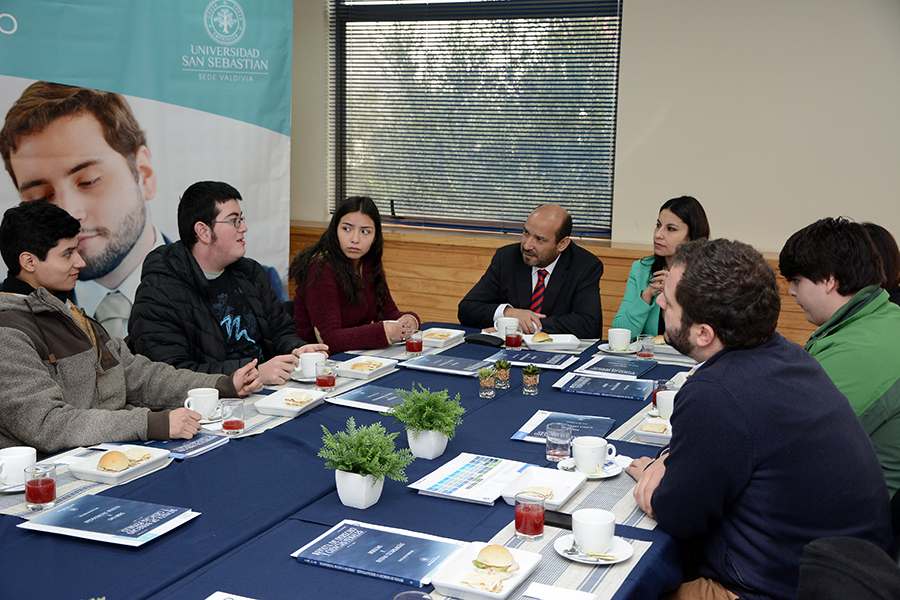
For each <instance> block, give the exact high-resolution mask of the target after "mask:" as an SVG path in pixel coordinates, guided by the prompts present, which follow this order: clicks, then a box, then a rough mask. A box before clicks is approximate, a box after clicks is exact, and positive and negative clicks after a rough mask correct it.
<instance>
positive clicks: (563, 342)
mask: <svg viewBox="0 0 900 600" xmlns="http://www.w3.org/2000/svg"><path fill="white" fill-rule="evenodd" d="M532 337H534V336H533V335H523V336H522V339H523V340H524V341H525V345H526V346H528V347H529V348H531V349H532V350H578V344H580V343H581V340H579V339H578V338H577V337H575V336H574V335H572V334H569V333H551V334H550V339H552V340H553V341H552V342H538V343H536V344H532V343H531V338H532Z"/></svg>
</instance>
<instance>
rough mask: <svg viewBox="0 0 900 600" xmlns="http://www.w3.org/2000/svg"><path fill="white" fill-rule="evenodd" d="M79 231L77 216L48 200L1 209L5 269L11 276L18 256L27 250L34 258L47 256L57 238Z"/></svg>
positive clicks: (1, 250)
mask: <svg viewBox="0 0 900 600" xmlns="http://www.w3.org/2000/svg"><path fill="white" fill-rule="evenodd" d="M79 231H81V223H79V222H78V219H76V218H75V217H73V216H72V215H70V214H69V213H67V212H66V211H65V210H63V209H61V208H60V207H58V206H56V205H55V204H50V203H48V202H22V203H21V204H19V205H18V206H13V207H12V208H10V209H8V210H7V211H6V212H5V213H3V222H2V223H0V254H2V255H3V262H5V263H6V269H7V270H8V271H9V274H10V275H12V276H13V277H15V276H17V275H18V274H19V273H20V272H21V270H22V266H21V265H20V264H19V256H21V254H22V253H23V252H31V253H32V254H34V255H35V256H36V257H37V258H38V260H41V261H44V260H47V253H49V252H50V250H52V249H53V248H55V247H56V246H57V244H59V240H64V239H69V238H74V237H76V236H77V235H78V232H79Z"/></svg>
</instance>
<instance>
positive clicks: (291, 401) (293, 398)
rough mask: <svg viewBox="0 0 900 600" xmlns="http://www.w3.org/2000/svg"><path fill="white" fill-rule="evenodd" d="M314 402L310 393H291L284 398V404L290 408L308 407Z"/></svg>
mask: <svg viewBox="0 0 900 600" xmlns="http://www.w3.org/2000/svg"><path fill="white" fill-rule="evenodd" d="M312 401H313V397H312V394H310V393H309V392H290V393H289V394H285V396H284V403H285V404H287V405H288V406H306V405H307V404H309V403H310V402H312Z"/></svg>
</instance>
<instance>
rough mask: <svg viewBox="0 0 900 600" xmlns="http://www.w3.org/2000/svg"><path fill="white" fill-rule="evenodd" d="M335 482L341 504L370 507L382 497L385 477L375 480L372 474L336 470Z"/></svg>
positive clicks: (353, 506) (351, 506) (352, 506)
mask: <svg viewBox="0 0 900 600" xmlns="http://www.w3.org/2000/svg"><path fill="white" fill-rule="evenodd" d="M334 483H335V485H337V492H338V497H339V498H340V499H341V504H343V505H344V506H349V507H350V508H369V507H370V506H372V505H373V504H375V503H376V502H378V499H379V498H381V490H382V489H383V488H384V479H381V480H379V481H375V477H373V476H372V475H359V474H358V473H348V472H347V471H335V472H334Z"/></svg>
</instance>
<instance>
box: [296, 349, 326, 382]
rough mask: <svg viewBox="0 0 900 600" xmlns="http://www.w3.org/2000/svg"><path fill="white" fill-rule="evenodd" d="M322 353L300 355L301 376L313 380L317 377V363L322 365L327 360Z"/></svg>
mask: <svg viewBox="0 0 900 600" xmlns="http://www.w3.org/2000/svg"><path fill="white" fill-rule="evenodd" d="M327 358H328V357H327V356H325V355H324V354H323V353H321V352H307V353H306V354H301V355H300V375H302V376H303V377H304V378H307V379H309V378H311V377H315V376H316V363H320V362H322V361H324V360H325V359H327Z"/></svg>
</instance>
